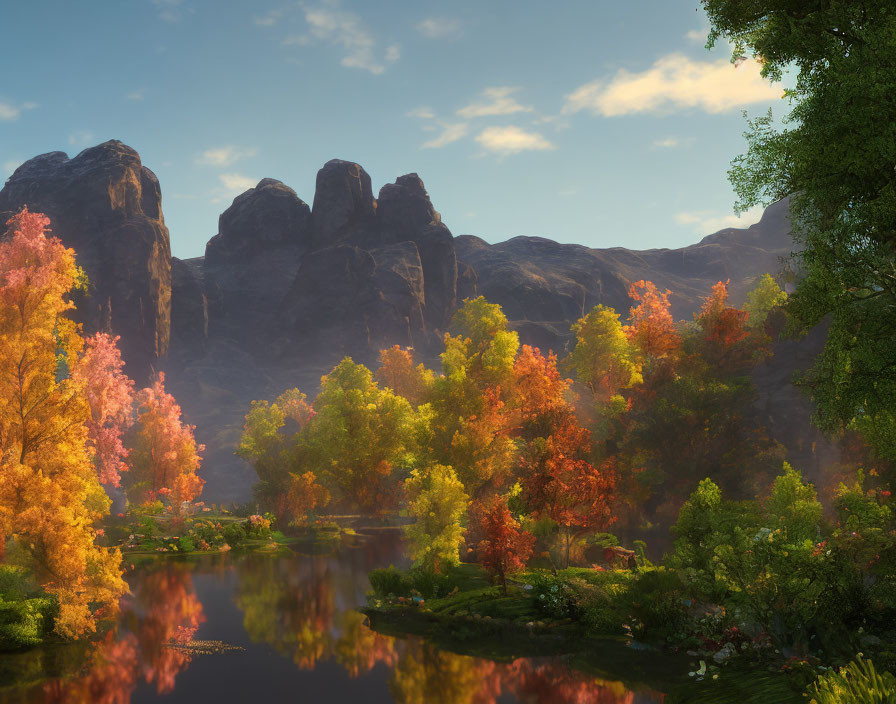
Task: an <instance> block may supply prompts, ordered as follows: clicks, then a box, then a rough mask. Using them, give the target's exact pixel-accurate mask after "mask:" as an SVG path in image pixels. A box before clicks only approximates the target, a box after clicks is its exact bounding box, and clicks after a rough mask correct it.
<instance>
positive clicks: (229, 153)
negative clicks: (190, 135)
mask: <svg viewBox="0 0 896 704" xmlns="http://www.w3.org/2000/svg"><path fill="white" fill-rule="evenodd" d="M257 153H258V150H257V149H238V148H237V147H232V146H224V147H213V148H212V149H206V150H205V151H204V152H202V153H201V154H199V156H197V157H196V159H195V162H196V163H197V164H202V165H205V166H230V165H231V164H233V163H235V162H237V161H239V160H240V159H244V158H246V157H250V156H255V154H257Z"/></svg>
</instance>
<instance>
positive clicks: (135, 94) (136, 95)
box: [127, 88, 145, 103]
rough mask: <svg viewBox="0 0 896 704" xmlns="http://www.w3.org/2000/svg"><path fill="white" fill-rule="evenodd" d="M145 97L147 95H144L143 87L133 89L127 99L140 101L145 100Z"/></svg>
mask: <svg viewBox="0 0 896 704" xmlns="http://www.w3.org/2000/svg"><path fill="white" fill-rule="evenodd" d="M144 97H145V96H144V95H143V89H142V88H141V89H140V90H132V91H131V92H130V93H128V94H127V99H128V100H133V101H134V102H135V103H139V102H140V101H142V100H143V98H144Z"/></svg>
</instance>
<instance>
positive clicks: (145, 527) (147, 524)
mask: <svg viewBox="0 0 896 704" xmlns="http://www.w3.org/2000/svg"><path fill="white" fill-rule="evenodd" d="M137 532H138V533H140V534H141V535H142V536H144V537H145V538H156V537H158V536H159V535H160V534H161V532H162V531H161V529H160V528H159V522H158V521H157V520H156V519H155V518H150V517H148V516H147V517H146V518H144V519H142V520H141V521H140V527H139V528H138V529H137Z"/></svg>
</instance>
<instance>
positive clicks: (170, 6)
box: [152, 0, 192, 24]
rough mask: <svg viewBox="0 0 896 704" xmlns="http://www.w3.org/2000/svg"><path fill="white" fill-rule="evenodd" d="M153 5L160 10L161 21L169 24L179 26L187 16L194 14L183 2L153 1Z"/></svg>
mask: <svg viewBox="0 0 896 704" xmlns="http://www.w3.org/2000/svg"><path fill="white" fill-rule="evenodd" d="M152 4H153V5H155V6H156V7H157V8H158V10H159V19H160V20H162V22H167V23H168V24H177V23H178V22H180V21H181V20H182V19H183V18H184V15H185V14H187V13H188V12H189V13H192V10H189V9H188V8H187V7H185V6H184V4H183V0H152Z"/></svg>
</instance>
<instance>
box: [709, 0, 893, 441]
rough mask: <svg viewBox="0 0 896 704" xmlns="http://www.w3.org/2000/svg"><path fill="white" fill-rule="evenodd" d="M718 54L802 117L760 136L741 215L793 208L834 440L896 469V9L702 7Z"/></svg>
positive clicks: (820, 391)
mask: <svg viewBox="0 0 896 704" xmlns="http://www.w3.org/2000/svg"><path fill="white" fill-rule="evenodd" d="M703 5H704V7H705V9H706V11H707V14H708V16H709V20H710V22H711V24H712V30H711V33H710V37H709V42H708V43H709V45H712V44H713V43H714V42H715V41H716V40H717V39H720V38H722V39H725V40H728V41H730V42H732V43H733V45H734V55H735V57H742V56H745V55H746V54H747V53H748V52H752V53H753V54H755V55H756V56H758V57H759V58H760V59H761V60H762V62H763V72H764V73H765V75H766V76H768V77H769V78H773V79H780V78H781V76H782V72H783V71H784V70H785V69H786V68H788V67H791V66H792V67H793V68H794V70H795V72H796V85H795V87H794V88H793V89H792V90H789V91H787V94H788V96H789V98H790V101H791V105H792V106H793V109H792V111H791V113H790V115H789V116H788V117H787V118H786V121H785V128H784V129H781V130H777V129H775V128H774V126H773V125H772V119H771V115H770V114H769V115H767V116H763V117H759V118H757V119H755V120H752V121H751V122H750V123H749V130H748V132H747V135H746V136H747V138H748V143H749V146H748V151H747V153H746V154H745V155H742V156H740V157H738V158H736V159H735V160H734V162H733V164H732V169H731V171H730V177H731V180H732V183H733V184H734V186H735V189H736V191H737V194H738V202H737V206H736V207H737V208H738V209H745V208H748V207H750V206H752V205H754V204H757V203H764V202H769V201H773V200H778V199H780V198H783V197H785V196H790V198H791V200H790V207H791V215H792V221H793V225H794V227H793V231H794V236H795V237H796V239H797V241H798V242H799V245H800V250H801V251H800V252H799V259H800V270H801V272H802V273H803V279H802V280H801V281H800V283H799V284H798V286H797V290H796V292H795V294H794V295H793V296H792V297H791V301H790V303H789V306H788V308H789V311H790V312H791V313H792V314H793V315H794V316H795V317H796V318H797V319H798V320H800V321H801V322H802V323H804V324H805V325H810V326H811V325H815V324H817V323H818V322H820V321H821V320H822V319H824V318H827V317H829V318H830V321H831V326H830V331H829V333H828V339H827V342H826V344H825V348H824V351H823V352H822V354H821V355H820V356H819V357H818V359H817V360H816V362H815V365H814V367H813V368H812V369H811V370H810V371H809V372H808V373H807V374H806V375H805V377H804V378H803V383H805V385H806V386H807V387H808V389H809V390H810V392H811V394H812V397H813V399H814V401H815V403H816V409H817V422H818V423H819V425H820V426H821V427H822V428H823V429H825V430H828V431H838V430H841V429H843V428H845V427H848V426H854V427H856V428H858V429H859V430H860V431H862V432H863V433H864V434H865V436H866V438H867V439H868V440H869V441H870V442H872V443H873V444H874V446H875V447H876V448H877V450H878V451H879V452H880V453H881V454H883V455H884V456H886V457H888V458H896V411H894V407H893V403H892V399H893V398H894V396H896V346H894V345H893V344H892V337H893V330H894V329H896V232H894V230H896V171H894V168H893V164H894V163H896V101H894V99H893V96H894V95H896V70H894V68H893V67H894V65H896V39H894V37H896V7H894V5H893V2H892V0H838V1H836V2H832V1H829V2H813V3H794V2H792V1H791V0H755V1H754V2H749V3H747V2H743V0H703Z"/></svg>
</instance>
